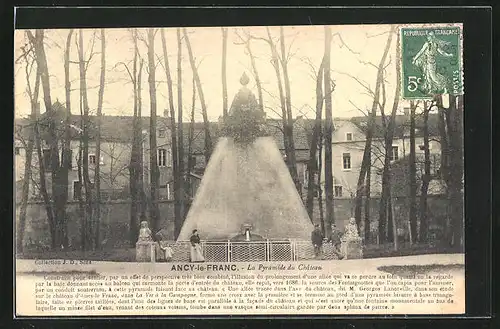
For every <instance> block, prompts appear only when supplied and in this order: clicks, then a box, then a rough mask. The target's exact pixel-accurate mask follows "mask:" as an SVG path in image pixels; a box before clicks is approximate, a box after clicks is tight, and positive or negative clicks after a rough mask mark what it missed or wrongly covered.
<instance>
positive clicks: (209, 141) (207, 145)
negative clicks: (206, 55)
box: [182, 28, 212, 163]
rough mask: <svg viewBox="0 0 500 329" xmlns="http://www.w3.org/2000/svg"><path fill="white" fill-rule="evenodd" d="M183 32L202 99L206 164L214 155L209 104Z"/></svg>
mask: <svg viewBox="0 0 500 329" xmlns="http://www.w3.org/2000/svg"><path fill="white" fill-rule="evenodd" d="M182 32H183V34H184V39H185V41H186V47H187V49H188V55H189V62H190V64H191V70H192V71H193V75H194V79H195V81H196V88H197V90H198V96H199V98H200V103H201V111H202V116H203V125H204V131H205V163H208V160H209V159H210V155H211V154H212V138H211V136H210V125H209V122H208V114H207V104H206V103H205V96H204V94H203V88H202V86H201V80H200V76H199V74H198V68H197V67H196V63H195V59H194V56H193V50H192V49H191V42H190V41H189V36H188V33H187V31H186V29H185V28H183V29H182Z"/></svg>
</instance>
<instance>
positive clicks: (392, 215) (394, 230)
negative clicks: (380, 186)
mask: <svg viewBox="0 0 500 329" xmlns="http://www.w3.org/2000/svg"><path fill="white" fill-rule="evenodd" d="M388 204H389V209H388V210H389V217H390V227H391V228H392V229H391V233H392V236H391V238H392V242H393V244H394V250H395V251H397V250H398V249H399V241H398V224H397V222H396V216H395V213H394V200H393V199H392V193H391V191H389V202H388Z"/></svg>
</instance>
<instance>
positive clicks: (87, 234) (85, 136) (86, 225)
mask: <svg viewBox="0 0 500 329" xmlns="http://www.w3.org/2000/svg"><path fill="white" fill-rule="evenodd" d="M94 37H95V36H93V38H94ZM83 47H84V46H83V30H81V29H80V31H79V33H78V43H77V48H78V65H79V69H80V95H81V99H82V110H83V117H82V127H81V128H82V130H83V131H82V147H83V149H82V155H81V156H82V178H83V187H84V192H85V214H84V218H82V220H83V232H84V233H83V234H84V236H83V237H82V248H83V249H84V250H86V249H87V248H92V247H94V243H93V217H94V216H93V200H92V183H91V181H90V175H89V140H90V136H89V128H90V118H89V111H90V109H89V103H88V95H87V77H86V75H87V74H86V73H87V61H86V60H85V57H84V49H83ZM91 54H92V49H91ZM95 161H96V163H97V162H98V161H100V160H99V159H97V158H95ZM93 165H95V164H93ZM94 180H95V176H94Z"/></svg>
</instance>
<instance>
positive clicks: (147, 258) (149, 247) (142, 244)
mask: <svg viewBox="0 0 500 329" xmlns="http://www.w3.org/2000/svg"><path fill="white" fill-rule="evenodd" d="M155 249H156V248H155V243H154V241H137V243H136V244H135V261H136V262H152V263H154V262H155V261H156V250H155Z"/></svg>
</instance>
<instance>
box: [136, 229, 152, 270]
mask: <svg viewBox="0 0 500 329" xmlns="http://www.w3.org/2000/svg"><path fill="white" fill-rule="evenodd" d="M155 245H156V243H155V242H154V241H153V238H152V237H151V230H150V229H149V227H148V222H146V221H142V222H141V228H140V230H139V237H138V239H137V243H136V244H135V250H136V255H135V259H136V261H137V262H149V261H151V262H154V261H156V258H155V257H156V256H155Z"/></svg>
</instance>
